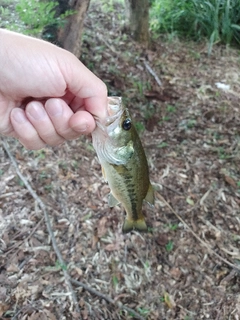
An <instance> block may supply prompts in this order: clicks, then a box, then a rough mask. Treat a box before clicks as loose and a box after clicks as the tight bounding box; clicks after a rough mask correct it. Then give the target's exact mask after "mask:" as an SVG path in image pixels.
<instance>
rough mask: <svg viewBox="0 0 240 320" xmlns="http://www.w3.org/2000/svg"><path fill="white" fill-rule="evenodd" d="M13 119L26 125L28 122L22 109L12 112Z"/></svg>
mask: <svg viewBox="0 0 240 320" xmlns="http://www.w3.org/2000/svg"><path fill="white" fill-rule="evenodd" d="M12 117H13V119H14V120H15V121H16V122H18V123H25V122H26V121H27V118H26V116H25V114H24V111H23V110H22V109H18V108H16V109H13V110H12Z"/></svg>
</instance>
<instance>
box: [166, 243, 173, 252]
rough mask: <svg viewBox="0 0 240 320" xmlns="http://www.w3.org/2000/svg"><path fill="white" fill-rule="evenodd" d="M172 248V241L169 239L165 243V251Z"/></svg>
mask: <svg viewBox="0 0 240 320" xmlns="http://www.w3.org/2000/svg"><path fill="white" fill-rule="evenodd" d="M172 249H173V241H171V240H170V241H168V243H167V244H166V250H167V252H170V251H172Z"/></svg>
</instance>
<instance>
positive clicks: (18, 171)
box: [2, 139, 82, 319]
mask: <svg viewBox="0 0 240 320" xmlns="http://www.w3.org/2000/svg"><path fill="white" fill-rule="evenodd" d="M2 145H3V148H4V149H5V151H6V153H7V155H8V157H9V158H10V160H11V162H12V165H13V166H14V168H15V170H16V172H17V175H18V176H19V178H20V179H21V180H22V182H23V183H24V185H25V187H26V188H27V189H28V191H29V193H30V194H31V196H32V197H33V198H34V199H35V200H36V202H37V203H38V205H39V207H40V208H41V209H42V211H43V214H44V219H45V222H46V226H47V230H48V233H49V236H50V238H51V241H52V246H53V249H54V251H55V253H56V255H57V258H58V260H59V262H60V264H61V265H62V266H64V265H65V262H64V260H63V257H62V255H61V253H60V251H59V249H58V246H57V242H56V239H55V236H54V234H53V231H52V227H51V222H50V218H49V215H48V213H47V209H46V206H45V204H44V203H43V201H42V200H41V199H40V198H39V196H38V195H37V194H36V192H35V191H34V190H33V188H32V187H31V185H30V184H29V182H28V181H27V179H26V178H25V177H24V176H23V174H22V173H21V171H20V170H19V168H18V165H17V162H16V160H15V158H14V157H13V155H12V154H11V152H10V150H9V146H8V143H7V142H6V140H5V139H2ZM62 271H63V274H64V278H65V282H66V284H67V287H68V290H69V291H70V292H71V298H72V302H73V304H74V305H75V308H76V311H77V312H78V313H79V315H78V316H79V319H82V316H81V313H80V308H79V305H78V301H77V297H76V295H75V292H74V290H73V287H72V284H71V282H70V276H69V274H68V272H67V271H66V270H64V268H62Z"/></svg>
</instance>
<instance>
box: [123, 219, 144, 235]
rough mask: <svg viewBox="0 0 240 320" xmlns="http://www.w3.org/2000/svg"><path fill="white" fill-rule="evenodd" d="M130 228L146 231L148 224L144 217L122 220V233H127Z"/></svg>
mask: <svg viewBox="0 0 240 320" xmlns="http://www.w3.org/2000/svg"><path fill="white" fill-rule="evenodd" d="M132 230H137V231H140V232H147V231H148V226H147V224H146V222H145V220H144V219H138V220H130V219H126V220H125V221H124V224H123V227H122V231H123V233H128V232H130V231H132Z"/></svg>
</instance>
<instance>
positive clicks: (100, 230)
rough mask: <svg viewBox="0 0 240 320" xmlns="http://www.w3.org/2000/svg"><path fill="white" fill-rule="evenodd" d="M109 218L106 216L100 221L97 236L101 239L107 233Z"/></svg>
mask: <svg viewBox="0 0 240 320" xmlns="http://www.w3.org/2000/svg"><path fill="white" fill-rule="evenodd" d="M106 224H107V217H106V216H104V217H103V218H101V219H100V220H99V221H98V226H97V236H98V237H99V238H102V237H103V236H104V235H105V234H106V232H107V226H106Z"/></svg>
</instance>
